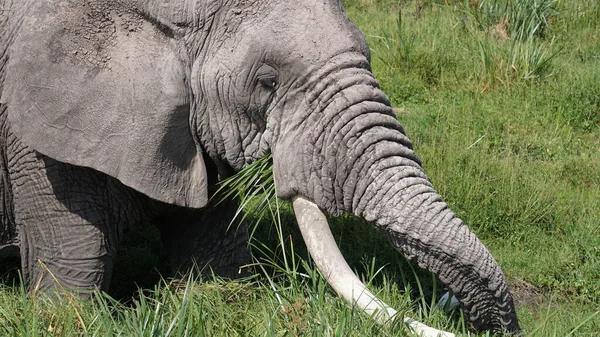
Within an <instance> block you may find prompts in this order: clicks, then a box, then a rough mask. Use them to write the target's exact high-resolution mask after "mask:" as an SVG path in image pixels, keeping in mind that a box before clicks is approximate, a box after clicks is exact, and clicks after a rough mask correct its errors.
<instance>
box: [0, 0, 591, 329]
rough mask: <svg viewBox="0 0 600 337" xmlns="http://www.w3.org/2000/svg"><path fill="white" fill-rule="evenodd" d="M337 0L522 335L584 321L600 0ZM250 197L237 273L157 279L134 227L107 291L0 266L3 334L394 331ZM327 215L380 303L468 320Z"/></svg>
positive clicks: (426, 282)
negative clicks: (483, 250) (511, 300)
mask: <svg viewBox="0 0 600 337" xmlns="http://www.w3.org/2000/svg"><path fill="white" fill-rule="evenodd" d="M343 2H344V5H345V6H346V9H347V11H348V13H349V15H350V16H351V18H352V19H353V20H354V21H355V22H356V23H357V25H358V26H359V27H360V29H361V30H362V31H363V33H364V34H365V36H366V38H367V40H368V42H369V44H370V47H371V55H372V66H373V71H374V73H375V76H376V77H377V79H378V80H379V81H380V84H381V87H382V88H383V90H384V91H385V92H386V93H387V94H388V95H389V97H390V99H391V101H392V105H393V107H394V110H395V111H396V113H397V114H398V119H399V120H400V121H401V123H402V124H403V125H404V127H405V129H406V131H407V134H408V136H409V137H410V138H411V139H412V141H413V143H414V145H415V149H416V151H417V153H418V154H419V155H420V157H421V159H422V161H423V165H424V167H425V170H426V172H427V173H428V175H429V177H430V178H431V180H432V181H433V183H434V185H435V186H436V187H437V189H438V190H439V192H440V193H441V194H442V196H443V197H444V199H445V200H446V202H448V203H449V205H450V206H451V208H452V209H453V210H454V211H455V212H456V213H457V214H458V215H459V216H460V217H461V218H462V219H463V220H464V221H465V223H467V224H468V225H469V226H470V228H471V229H472V230H473V231H474V232H475V233H476V234H477V235H478V236H479V237H480V238H481V239H482V241H483V242H484V243H485V244H486V246H487V247H488V248H489V249H490V250H491V252H492V254H493V255H494V256H495V257H496V259H497V260H498V262H499V263H500V265H501V267H502V269H503V271H504V272H505V274H506V275H507V278H508V280H509V283H510V285H511V287H512V290H513V292H514V296H515V298H516V302H517V305H518V313H519V317H520V319H521V323H522V327H523V328H524V333H525V335H526V336H567V335H569V336H598V331H600V311H599V310H600V1H599V0H571V1H560V0H556V1H549V0H546V1H544V0H537V1H527V0H504V1H501V0H497V1H493V0H490V1H461V0H455V1H450V0H446V1H443V0H437V1H434V0H413V1H392V0H345V1H343ZM261 165H262V166H261ZM257 172H258V173H257ZM261 172H262V173H261ZM264 172H267V173H266V174H265V173H264ZM256 174H258V175H259V176H260V175H261V174H262V175H266V176H268V161H261V162H260V163H259V165H257V166H253V167H251V168H250V169H249V170H247V171H246V172H244V173H242V175H241V177H244V175H245V177H246V178H241V179H238V180H236V181H233V182H230V184H232V183H233V184H238V185H239V186H240V189H238V190H236V193H238V194H241V195H243V196H245V197H246V198H248V197H249V196H251V195H253V192H252V188H251V187H249V186H248V185H251V184H250V183H253V182H254V178H248V177H254V176H255V175H256ZM267 185H268V183H263V186H262V187H261V186H259V188H258V189H256V188H255V190H254V191H259V192H261V191H262V188H264V187H265V186H266V187H268V186H267ZM261 200H262V204H261ZM261 205H262V206H264V207H261ZM261 209H262V210H261ZM247 214H249V216H248V217H247V218H246V221H247V222H248V223H249V224H254V223H258V226H257V227H256V231H255V233H254V241H253V250H254V253H255V255H256V261H257V264H256V265H255V266H254V268H255V270H256V272H257V276H255V277H253V278H251V279H250V280H243V281H224V280H218V279H212V278H209V279H204V280H202V282H193V281H194V280H191V279H187V280H186V279H184V280H179V281H173V280H169V281H165V282H163V283H161V282H158V277H159V276H158V275H159V271H163V272H165V271H166V269H164V263H163V261H164V259H163V257H162V256H161V255H160V247H159V246H158V243H157V241H156V232H155V231H149V230H147V227H145V228H146V229H142V230H140V231H139V232H135V233H131V234H130V235H129V236H128V237H127V238H126V242H125V244H124V245H123V248H122V249H121V255H120V261H119V266H118V268H117V271H116V276H115V279H114V281H113V290H112V293H111V294H110V295H112V297H110V296H109V295H106V294H99V293H98V294H95V300H93V301H87V302H86V301H79V300H77V299H74V298H72V297H70V296H68V295H65V296H64V299H63V300H61V301H50V300H48V299H47V298H46V297H45V296H44V295H42V294H34V295H33V296H31V297H27V296H26V295H24V291H23V289H22V288H21V286H20V283H19V282H18V278H11V275H14V270H12V273H6V274H5V275H4V279H6V282H5V284H6V285H4V286H1V288H0V336H73V335H85V336H108V335H122V336H399V335H405V334H406V332H405V330H404V327H403V326H402V325H401V324H397V325H396V326H392V327H380V326H378V325H376V324H375V323H373V322H372V321H371V320H370V319H369V318H368V317H365V315H363V314H361V313H359V312H356V311H354V310H353V309H352V308H350V307H348V306H347V305H346V304H344V303H343V302H342V301H341V300H340V299H338V298H337V297H336V296H335V295H334V294H333V293H332V291H331V290H330V288H329V287H328V286H327V284H326V282H325V281H324V280H323V279H322V278H321V277H320V276H319V275H318V272H316V271H315V270H314V268H313V267H312V265H311V263H310V260H309V258H308V256H307V254H306V252H305V250H304V247H303V243H302V241H301V239H300V236H299V234H298V232H297V230H296V228H295V225H294V220H293V218H292V217H291V213H290V211H289V207H288V206H287V205H286V204H284V203H280V202H279V201H276V200H273V199H261V196H258V197H256V198H254V199H253V200H252V201H251V202H249V203H248V206H247ZM332 222H333V225H332V226H333V229H334V231H335V234H336V237H337V238H338V240H339V242H340V246H341V248H342V250H343V253H344V255H345V256H346V257H347V259H348V260H349V262H350V263H351V265H352V266H353V268H355V270H356V271H357V272H358V273H359V275H361V277H363V278H364V280H365V281H367V282H369V283H370V284H371V287H372V288H373V289H375V290H377V291H379V292H380V294H381V296H382V297H383V298H384V299H385V300H386V301H387V302H388V303H390V304H392V305H393V306H395V307H396V308H399V310H400V311H401V312H406V313H407V315H409V316H411V317H413V318H418V319H420V320H424V321H425V322H426V323H427V324H429V325H432V326H434V327H436V328H441V329H447V330H451V331H453V332H455V333H458V334H460V335H469V334H471V335H473V333H472V332H469V330H468V327H467V326H466V324H465V323H464V320H462V319H461V317H462V314H461V312H460V311H456V312H453V313H451V314H445V313H442V312H441V311H440V310H438V309H436V308H435V307H434V306H432V303H435V301H436V298H439V296H440V294H442V293H443V289H441V286H440V285H438V284H437V283H436V282H435V280H434V279H433V278H432V277H431V276H430V275H428V274H427V273H425V272H422V271H418V270H415V269H414V268H413V267H412V266H411V265H410V264H409V263H407V262H406V261H405V260H404V259H403V258H402V257H401V256H399V254H397V253H396V252H395V251H394V250H393V249H391V248H390V247H389V246H388V245H387V243H386V242H385V240H384V239H383V238H382V236H381V235H380V234H379V233H377V232H376V231H374V230H372V229H371V228H370V227H369V226H368V225H365V224H364V223H362V222H361V221H359V220H357V219H354V218H352V217H350V216H344V217H342V218H338V219H332ZM277 225H281V226H277ZM157 252H159V253H157ZM136 285H139V286H141V287H143V288H145V289H146V290H139V291H138V290H137V286H136ZM148 289H150V290H148ZM113 298H117V299H119V300H120V301H117V300H114V299H113Z"/></svg>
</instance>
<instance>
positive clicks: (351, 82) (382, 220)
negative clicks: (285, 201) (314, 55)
mask: <svg viewBox="0 0 600 337" xmlns="http://www.w3.org/2000/svg"><path fill="white" fill-rule="evenodd" d="M313 78H314V79H313V82H312V83H310V82H309V84H310V85H311V86H312V87H313V88H315V89H314V90H313V91H311V92H310V93H309V94H307V96H306V98H305V101H306V102H308V104H309V109H310V110H311V111H312V113H310V115H308V116H304V117H302V118H297V120H298V119H303V120H305V121H304V122H303V123H302V124H299V123H298V122H295V123H294V124H292V125H293V126H290V127H287V128H286V126H285V125H283V129H284V130H283V131H282V139H281V140H280V141H279V143H278V148H276V149H275V151H274V163H275V176H276V180H277V183H278V185H277V187H278V193H279V195H280V196H282V197H288V198H289V197H293V196H296V195H298V196H304V197H307V198H308V199H310V200H313V201H314V202H315V203H316V204H317V205H318V206H319V207H320V208H321V209H324V210H327V211H329V212H330V213H333V214H339V213H341V212H352V213H354V214H356V215H358V216H360V217H362V218H364V219H366V220H368V221H370V222H372V223H374V224H375V226H377V227H378V228H379V229H381V230H382V231H383V232H384V233H385V234H386V236H387V238H388V239H389V241H390V242H391V243H392V244H393V245H394V246H395V247H396V248H397V249H398V250H399V251H400V252H401V253H402V254H404V256H406V258H408V259H410V260H413V261H416V262H417V263H418V264H419V266H421V267H422V268H424V269H427V270H429V271H431V272H433V273H434V274H435V275H436V276H437V277H438V278H439V279H440V281H441V282H442V283H444V284H445V285H446V286H447V287H448V288H449V289H450V290H452V291H453V292H454V294H455V295H456V297H457V298H458V299H459V300H460V302H461V304H462V306H463V308H464V309H465V310H466V311H467V312H468V313H469V316H470V319H471V321H472V323H473V325H474V326H475V328H477V329H479V330H492V331H495V332H505V331H507V332H511V333H517V332H518V331H519V330H520V329H519V325H518V321H517V318H516V314H515V309H514V306H513V301H512V297H511V295H510V292H509V290H508V287H507V284H506V281H505V278H504V275H503V274H502V272H501V271H500V268H499V266H498V264H497V263H496V261H495V260H494V258H493V257H492V256H491V254H490V253H489V251H488V250H487V249H486V248H485V247H484V246H483V244H482V243H481V242H480V241H479V240H478V239H477V238H476V237H475V235H474V234H473V233H471V232H470V231H469V229H468V228H467V227H466V226H465V225H464V224H463V223H462V221H461V220H460V219H458V218H457V217H455V215H454V214H453V213H452V212H451V211H450V210H449V209H448V208H447V205H446V204H445V203H443V202H442V201H441V198H440V196H439V195H438V194H437V192H436V191H435V190H434V189H433V187H432V185H431V183H430V182H429V180H428V178H427V176H426V175H425V173H424V172H423V170H422V168H421V166H420V161H419V159H418V157H417V156H416V155H415V153H414V152H413V150H412V144H411V142H410V140H409V139H408V138H407V137H406V136H405V135H404V131H403V129H402V126H401V125H400V124H399V123H398V122H397V121H396V118H395V116H394V114H393V113H392V111H391V108H390V106H389V102H388V100H387V98H386V96H385V95H384V94H383V93H382V92H381V91H380V90H379V89H378V88H377V83H376V82H375V80H374V79H373V77H372V75H371V73H370V71H369V69H368V62H367V60H365V59H364V57H363V56H362V55H350V56H349V55H340V56H339V57H338V58H334V59H333V60H332V61H331V62H329V63H328V65H327V66H326V67H324V68H322V69H320V70H319V71H315V74H314V75H313ZM298 125H301V126H298ZM286 132H287V133H286ZM286 138H287V139H286ZM294 145H295V146H294ZM281 148H284V149H285V151H282V150H281Z"/></svg>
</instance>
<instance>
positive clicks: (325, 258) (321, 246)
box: [292, 197, 454, 337]
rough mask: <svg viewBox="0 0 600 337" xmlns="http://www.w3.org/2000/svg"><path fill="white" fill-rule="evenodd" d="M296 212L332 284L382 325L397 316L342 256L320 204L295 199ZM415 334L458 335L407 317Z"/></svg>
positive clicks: (311, 250) (424, 336) (312, 252)
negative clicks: (368, 287) (371, 290)
mask: <svg viewBox="0 0 600 337" xmlns="http://www.w3.org/2000/svg"><path fill="white" fill-rule="evenodd" d="M292 201H293V207H294V213H295V214H296V220H297V222H298V226H299V227H300V231H301V232H302V238H303V239H304V242H305V243H306V246H307V248H308V251H309V253H310V255H311V257H312V258H313V260H314V261H315V264H316V265H317V268H318V269H319V271H320V272H321V274H322V275H323V276H324V277H325V278H326V279H327V282H328V283H329V284H330V285H331V287H332V288H333V289H334V290H335V291H336V292H337V293H338V295H340V296H341V297H342V298H343V299H344V300H346V301H347V302H349V303H351V304H353V305H356V306H357V307H358V308H360V309H361V310H363V311H364V312H366V313H367V314H368V315H370V316H372V317H373V318H374V319H375V320H376V321H377V322H379V323H381V324H386V323H389V322H391V321H393V320H395V319H396V314H397V311H396V310H394V309H393V308H392V307H390V306H388V305H387V304H385V303H384V302H383V301H381V300H380V299H378V298H377V297H376V296H375V295H373V294H372V293H371V292H370V291H369V290H368V289H367V287H366V286H365V285H364V284H363V283H362V282H361V281H360V280H359V279H358V277H357V276H356V275H355V274H354V272H352V269H350V266H348V264H347V263H346V260H345V259H344V257H343V256H342V253H341V252H340V250H339V248H338V246H337V244H336V242H335V240H334V238H333V235H332V234H331V230H330V229H329V224H328V223H327V219H326V218H325V215H324V214H323V213H322V212H321V211H320V210H319V208H318V207H317V205H316V204H315V203H313V202H311V201H308V200H306V199H304V198H302V197H294V198H292ZM404 323H405V324H406V325H407V326H408V327H409V329H410V330H411V332H412V333H414V334H416V335H418V336H422V337H454V334H452V333H450V332H446V331H441V330H437V329H434V328H432V327H429V326H427V325H425V324H423V323H421V322H418V321H416V320H414V319H412V318H409V317H404Z"/></svg>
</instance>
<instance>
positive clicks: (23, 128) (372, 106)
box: [0, 0, 520, 333]
mask: <svg viewBox="0 0 600 337" xmlns="http://www.w3.org/2000/svg"><path fill="white" fill-rule="evenodd" d="M21 6H22V8H17V10H16V12H19V11H20V12H22V13H26V14H23V15H22V18H20V19H19V20H21V21H22V23H21V24H20V25H11V27H13V26H20V28H19V33H18V34H14V36H13V41H11V44H12V46H13V47H12V48H11V50H10V60H9V61H8V65H7V66H6V70H5V71H2V72H5V73H6V79H5V86H4V90H3V92H2V98H1V99H2V102H8V103H9V120H10V123H11V125H12V127H13V129H14V132H15V134H17V135H18V136H19V137H21V139H22V140H23V142H24V143H26V144H28V145H29V146H31V147H32V148H34V149H35V150H37V151H39V152H41V153H43V154H46V155H48V156H51V157H53V158H56V159H58V160H60V161H63V162H66V163H70V164H73V165H79V166H86V167H91V168H94V169H95V170H98V171H101V172H104V173H106V174H108V175H110V176H113V177H115V178H117V179H119V180H120V181H121V182H122V183H123V184H125V185H127V186H129V187H131V188H133V189H136V190H138V191H140V192H142V193H144V194H146V195H148V196H150V197H151V198H153V199H156V200H159V201H163V202H166V203H172V204H177V205H181V206H186V207H192V208H202V207H205V206H206V205H207V202H208V198H209V189H210V187H211V186H212V185H213V184H214V180H215V179H218V178H219V177H222V176H226V175H228V174H230V172H232V171H237V170H240V169H242V168H243V167H245V166H246V165H248V164H250V163H252V162H253V161H254V160H255V159H257V158H260V157H262V156H264V155H265V154H268V153H269V152H272V154H273V161H274V175H275V180H276V183H277V194H278V196H279V197H281V198H285V199H294V200H296V202H295V207H296V209H297V212H298V213H303V212H304V211H305V210H306V209H307V208H306V207H304V206H302V205H303V204H302V202H304V201H303V200H305V199H307V200H310V203H309V204H312V203H314V204H316V205H317V206H318V208H320V209H322V210H325V211H327V212H329V213H331V214H334V215H337V214H341V213H343V212H351V213H354V214H356V215H358V216H360V217H362V218H364V219H366V220H368V221H369V222H371V223H373V224H374V225H375V226H376V227H377V228H379V229H380V230H382V231H383V232H384V233H385V234H386V236H387V238H388V239H389V241H390V243H391V244H393V245H394V246H395V247H396V248H397V249H398V250H399V251H400V252H401V253H402V254H404V255H405V256H406V257H407V258H408V259H410V260H414V261H416V262H417V263H418V264H419V266H421V267H422V268H425V269H427V270H429V271H431V272H433V273H434V274H435V275H436V276H437V277H438V278H439V279H440V280H441V281H442V282H443V283H444V284H445V285H446V286H448V288H450V289H451V290H452V291H453V292H454V294H455V295H456V297H457V298H458V299H459V301H460V302H461V304H462V306H463V308H464V309H465V310H466V311H467V312H468V314H469V317H470V319H471V322H472V323H473V325H474V326H475V327H476V328H477V329H482V330H492V331H495V332H509V333H518V332H519V330H520V328H519V325H518V321H517V317H516V314H515V309H514V306H513V301H512V297H511V295H510V292H509V290H508V286H507V284H506V281H505V278H504V275H503V274H502V272H501V270H500V268H499V266H498V264H497V263H496V262H495V260H494V259H493V257H492V256H491V254H490V253H489V252H488V250H487V249H486V248H485V247H484V246H483V244H482V243H481V242H480V241H479V240H478V239H477V238H476V237H475V235H474V234H473V233H471V232H470V231H469V230H468V228H467V227H466V226H465V225H464V224H463V223H462V221H461V220H460V219H458V218H457V217H456V216H455V215H454V213H452V212H451V211H450V210H449V209H448V207H447V205H446V204H445V203H443V202H442V200H441V198H440V196H439V195H438V194H437V192H436V191H435V190H434V188H433V187H432V185H431V183H430V181H429V180H428V178H427V176H426V175H425V173H424V172H423V169H422V168H421V165H420V161H419V159H418V157H417V155H416V154H415V153H414V151H413V149H412V144H411V142H410V140H409V139H408V138H407V137H406V135H405V133H404V130H403V128H402V126H401V125H400V124H399V123H398V121H397V120H396V118H395V116H394V114H393V112H392V110H391V108H390V104H389V100H388V98H387V97H386V95H385V94H384V93H383V92H382V91H380V89H379V88H378V85H377V81H376V80H375V78H374V77H373V75H372V73H371V70H370V65H369V57H370V56H369V48H368V46H367V44H366V42H365V40H364V38H363V36H362V34H361V33H360V32H359V30H358V29H357V28H356V27H355V26H354V24H352V23H351V22H350V20H349V19H348V17H347V16H346V14H345V12H344V10H343V8H342V5H341V4H340V3H339V1H338V0H323V1H314V0H296V1H265V0H169V1H155V0H118V1H117V0H112V1H109V0H107V1H91V0H88V1H74V0H62V1H59V0H47V1H35V2H34V1H24V4H23V5H21ZM15 20H16V19H15ZM0 42H3V43H8V42H6V41H0ZM0 56H1V55H0ZM3 67H4V66H3ZM0 70H1V69H0ZM302 226H308V227H309V229H310V224H308V225H306V224H304V225H302ZM308 232H310V230H309V231H308ZM305 234H306V233H305ZM306 235H309V236H310V234H306ZM307 241H308V240H307ZM336 249H337V248H336ZM311 254H318V253H317V252H316V251H315V249H312V248H311ZM315 260H318V258H315ZM342 283H343V281H342ZM336 289H338V288H336ZM342 292H343V291H342Z"/></svg>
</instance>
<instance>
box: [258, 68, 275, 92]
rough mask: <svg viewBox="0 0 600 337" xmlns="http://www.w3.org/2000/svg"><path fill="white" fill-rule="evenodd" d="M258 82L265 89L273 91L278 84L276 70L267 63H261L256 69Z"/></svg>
mask: <svg viewBox="0 0 600 337" xmlns="http://www.w3.org/2000/svg"><path fill="white" fill-rule="evenodd" d="M255 76H256V79H257V81H258V83H259V84H260V85H261V86H262V87H263V88H265V89H267V90H270V91H274V90H275V89H277V86H278V85H279V77H278V74H277V70H275V68H273V67H272V66H270V65H268V64H263V65H261V66H260V68H258V70H257V71H256V75H255Z"/></svg>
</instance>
